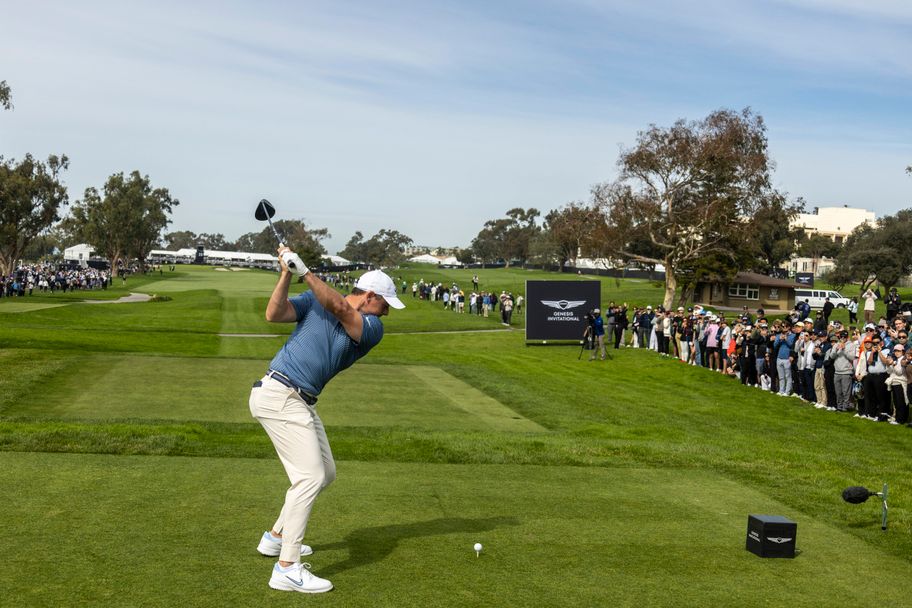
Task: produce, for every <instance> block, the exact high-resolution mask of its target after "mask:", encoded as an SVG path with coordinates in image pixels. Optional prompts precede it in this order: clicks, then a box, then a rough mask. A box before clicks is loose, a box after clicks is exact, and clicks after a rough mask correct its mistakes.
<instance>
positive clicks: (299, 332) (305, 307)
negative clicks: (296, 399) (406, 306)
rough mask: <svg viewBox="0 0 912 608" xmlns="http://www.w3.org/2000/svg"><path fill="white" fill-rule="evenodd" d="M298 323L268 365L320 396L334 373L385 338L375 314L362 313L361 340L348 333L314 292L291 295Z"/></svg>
mask: <svg viewBox="0 0 912 608" xmlns="http://www.w3.org/2000/svg"><path fill="white" fill-rule="evenodd" d="M289 301H290V302H291V305H292V306H294V309H295V312H297V318H298V323H297V325H296V326H295V328H294V331H293V332H291V335H290V336H289V337H288V341H287V342H285V345H284V346H282V348H281V349H280V350H279V352H278V353H276V356H275V357H273V358H272V361H271V362H270V364H269V368H270V369H274V370H275V371H277V372H280V373H282V374H285V375H286V376H288V378H289V379H290V380H291V381H292V382H294V383H295V384H296V385H298V386H299V387H301V388H302V389H304V390H305V391H307V392H308V393H310V394H311V395H314V396H317V395H319V394H320V392H321V391H322V390H323V387H324V386H326V383H327V382H329V381H330V380H331V379H332V378H333V376H335V375H336V374H338V373H339V372H341V371H342V370H344V369H346V368H348V367H350V366H351V364H352V363H354V362H355V361H357V360H358V359H360V358H361V357H363V356H364V355H366V354H367V353H368V351H370V349H372V348H373V347H374V346H376V345H377V344H379V343H380V340H381V339H383V324H382V323H381V322H380V319H379V318H378V317H376V316H374V315H365V314H362V315H361V316H362V318H363V319H364V328H363V330H362V332H361V341H360V342H355V341H354V340H352V339H351V337H349V335H348V334H347V333H345V328H344V327H342V323H341V322H340V321H339V320H338V319H337V318H336V317H335V316H333V314H332V313H330V312H329V311H327V310H326V309H325V308H323V306H322V305H321V304H320V302H318V301H317V298H316V297H314V295H313V292H311V291H305V292H304V293H302V294H300V295H297V296H294V297H292V298H289Z"/></svg>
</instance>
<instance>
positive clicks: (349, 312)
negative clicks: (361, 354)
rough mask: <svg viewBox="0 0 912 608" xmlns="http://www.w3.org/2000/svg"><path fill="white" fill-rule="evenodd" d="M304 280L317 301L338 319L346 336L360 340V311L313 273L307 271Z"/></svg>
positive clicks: (361, 322) (362, 325) (362, 324)
mask: <svg viewBox="0 0 912 608" xmlns="http://www.w3.org/2000/svg"><path fill="white" fill-rule="evenodd" d="M304 280H305V281H307V284H308V285H309V286H310V290H311V291H312V292H313V294H314V297H315V298H317V302H319V303H320V305H322V306H323V308H325V309H326V310H328V311H329V312H330V313H331V314H332V315H333V316H334V317H336V318H337V319H339V322H340V323H341V324H342V327H343V328H345V333H347V334H348V337H349V338H351V339H352V340H354V341H355V342H360V341H361V332H362V331H363V330H364V319H363V318H362V317H361V313H360V312H358V311H357V310H355V308H354V307H353V306H352V305H351V304H349V303H348V300H346V299H345V296H343V295H342V294H341V293H339V292H338V291H336V290H335V289H333V288H332V287H330V286H329V285H327V284H326V283H324V282H323V281H322V280H320V277H318V276H316V275H314V273H312V272H308V273H307V274H306V275H304Z"/></svg>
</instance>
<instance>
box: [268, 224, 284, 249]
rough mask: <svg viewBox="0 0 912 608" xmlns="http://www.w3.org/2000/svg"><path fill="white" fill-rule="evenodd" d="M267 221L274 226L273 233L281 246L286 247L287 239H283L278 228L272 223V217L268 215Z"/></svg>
mask: <svg viewBox="0 0 912 608" xmlns="http://www.w3.org/2000/svg"><path fill="white" fill-rule="evenodd" d="M266 221H267V222H269V227H270V228H272V233H273V234H274V235H275V237H276V240H277V241H278V242H279V247H284V246H285V241H283V240H282V237H280V236H279V231H278V230H276V227H275V226H273V225H272V218H269V217H267V218H266Z"/></svg>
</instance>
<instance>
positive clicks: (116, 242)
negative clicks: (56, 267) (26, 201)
mask: <svg viewBox="0 0 912 608" xmlns="http://www.w3.org/2000/svg"><path fill="white" fill-rule="evenodd" d="M179 204H180V202H179V201H178V200H177V199H174V198H171V194H170V193H169V192H168V190H167V189H165V188H153V187H152V183H151V180H150V179H149V176H148V175H145V176H143V175H140V173H139V171H133V172H132V173H131V174H130V176H129V177H127V178H125V177H124V174H123V173H122V172H121V173H115V174H114V175H112V176H111V177H109V178H108V180H107V182H105V185H104V194H103V195H102V194H99V192H98V190H96V189H95V188H93V187H89V188H86V190H85V194H84V195H83V199H82V200H81V201H79V202H77V203H76V204H75V205H74V206H73V208H72V216H71V218H70V220H69V221H70V222H71V223H72V225H73V227H74V229H75V231H76V232H78V233H79V234H80V235H81V236H82V238H83V239H84V240H85V241H86V242H88V243H91V244H92V246H93V247H95V250H96V251H98V252H99V253H101V254H103V255H104V256H105V257H106V258H107V259H108V262H109V263H110V265H111V269H112V271H116V269H117V267H118V264H119V263H121V262H124V261H125V260H126V259H128V258H136V259H137V260H138V261H139V264H140V267H141V268H143V267H144V266H145V259H146V257H147V256H148V254H149V252H150V251H151V250H152V249H153V248H154V247H155V246H156V245H158V243H159V237H160V235H161V231H162V230H163V229H164V228H165V227H166V226H167V225H168V224H170V223H171V220H170V219H169V217H168V216H169V215H170V214H171V209H172V208H173V207H175V206H177V205H179Z"/></svg>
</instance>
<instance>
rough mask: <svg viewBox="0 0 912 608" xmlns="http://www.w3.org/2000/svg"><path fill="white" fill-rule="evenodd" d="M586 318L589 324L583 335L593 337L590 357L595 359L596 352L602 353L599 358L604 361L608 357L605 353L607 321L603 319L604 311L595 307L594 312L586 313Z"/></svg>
mask: <svg viewBox="0 0 912 608" xmlns="http://www.w3.org/2000/svg"><path fill="white" fill-rule="evenodd" d="M586 319H587V321H588V322H589V326H588V327H586V331H585V333H583V337H584V338H585V337H587V336H589V337H591V338H592V339H593V342H592V356H591V357H589V360H590V361H595V355H596V353H600V356H599V358H600V359H601V360H602V361H604V360H605V357H606V353H605V322H604V320H602V313H601V311H599V309H598V308H593V309H592V312H590V313H589V314H588V315H586Z"/></svg>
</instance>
